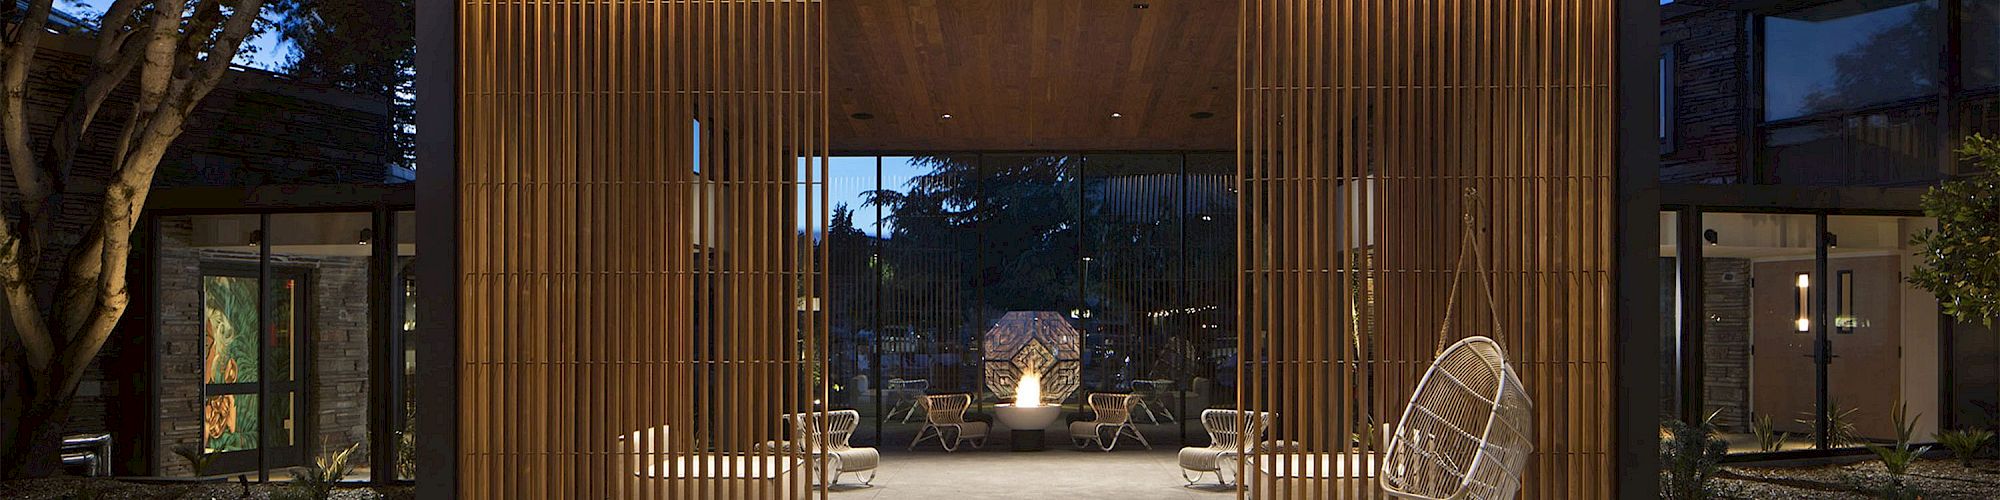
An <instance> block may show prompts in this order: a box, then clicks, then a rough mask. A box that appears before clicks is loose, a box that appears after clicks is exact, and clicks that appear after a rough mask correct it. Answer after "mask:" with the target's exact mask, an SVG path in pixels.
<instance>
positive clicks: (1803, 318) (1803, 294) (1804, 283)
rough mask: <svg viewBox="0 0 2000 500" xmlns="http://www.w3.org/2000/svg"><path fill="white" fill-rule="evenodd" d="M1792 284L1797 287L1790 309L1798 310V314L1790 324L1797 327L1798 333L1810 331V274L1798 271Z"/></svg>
mask: <svg viewBox="0 0 2000 500" xmlns="http://www.w3.org/2000/svg"><path fill="white" fill-rule="evenodd" d="M1794 285H1795V286H1797V287H1798V293H1795V294H1793V295H1792V309H1793V310H1795V311H1798V314H1799V316H1798V319H1794V320H1792V326H1793V327H1795V328H1796V329H1798V331H1799V333H1805V332H1809V331H1812V307H1811V305H1810V304H1811V303H1812V298H1811V296H1812V275H1811V274H1806V273H1799V274H1798V279H1797V281H1795V282H1794Z"/></svg>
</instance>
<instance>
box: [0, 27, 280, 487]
mask: <svg viewBox="0 0 2000 500" xmlns="http://www.w3.org/2000/svg"><path fill="white" fill-rule="evenodd" d="M0 1H5V2H8V3H13V2H14V1H15V0H0ZM52 3H53V0H30V1H29V2H28V4H29V5H28V7H27V10H26V11H25V12H24V13H23V14H24V15H23V17H22V18H21V19H20V21H19V22H18V23H16V24H14V25H13V26H11V27H10V28H11V29H10V30H9V31H8V32H7V33H5V37H4V40H0V61H4V63H5V74H4V81H0V85H4V88H5V96H4V99H5V103H4V109H0V135H4V142H5V152H6V156H7V169H8V171H9V172H10V173H11V174H12V176H13V180H14V184H15V186H16V188H17V189H16V191H17V193H16V196H14V197H11V198H9V199H6V200H4V203H5V210H6V212H7V215H8V216H9V217H8V220H7V223H5V224H0V294H4V296H5V312H6V314H7V317H8V318H7V319H8V322H9V323H10V324H9V325H7V326H10V327H11V330H13V332H14V335H16V336H17V337H18V342H19V343H18V347H19V350H20V352H19V355H20V356H19V357H20V359H21V360H22V362H23V363H24V364H25V365H26V366H25V373H26V374H27V376H28V380H26V381H25V384H22V385H24V386H25V388H24V390H23V392H22V393H21V394H15V395H10V398H12V397H18V398H20V399H21V400H20V401H17V402H16V403H18V404H11V405H8V406H9V407H11V408H12V413H18V415H0V421H11V423H12V424H13V425H14V427H15V428H14V429H11V432H5V433H0V460H4V462H0V477H33V476H42V475H47V474H50V473H52V472H53V471H54V470H55V468H56V465H57V463H56V460H57V451H58V450H57V447H58V446H59V439H60V436H61V433H62V426H63V422H64V420H65V418H66V417H67V415H68V411H69V406H70V401H71V398H72V397H73V396H74V395H75V394H76V389H77V385H78V383H79V382H81V381H82V377H83V374H84V370H85V369H86V368H87V367H88V366H89V365H90V362H91V360H92V359H93V358H96V357H97V354H98V351H99V350H100V349H102V348H103V347H104V344H105V341H106V340H108V339H109V337H110V336H111V333H112V329H113V327H115V326H116V325H117V324H118V320H119V318H120V317H122V316H124V314H125V308H126V305H127V303H128V302H129V301H130V296H129V294H128V291H127V290H126V288H125V282H126V280H125V271H126V264H127V261H128V260H127V258H128V256H129V254H130V253H131V250H132V230H133V227H134V225H135V224H137V223H138V220H139V211H140V210H141V209H142V208H143V207H145V205H146V195H147V193H148V192H149V191H150V188H151V187H152V184H153V173H154V172H155V171H156V170H157V169H158V167H159V165H160V159H161V157H162V156H163V155H165V154H166V152H167V147H168V146H169V145H171V144H172V143H173V142H174V140H175V139H176V138H178V137H179V136H180V134H181V131H182V125H183V123H184V122H185V120H186V119H187V117H188V114H189V113H190V112H192V111H193V110H194V108H195V106H196V105H197V104H199V103H200V102H201V100H202V99H203V98H204V97H206V96H207V95H208V93H209V91H210V90H214V89H215V86H216V84H217V83H219V82H220V81H221V80H222V78H223V76H224V75H225V74H227V73H228V72H229V67H230V61H231V60H232V59H234V58H235V57H236V53H237V49H238V48H240V47H241V46H242V44H243V40H244V38H245V37H247V36H249V34H250V33H251V32H252V30H253V29H254V28H255V25H256V21H257V14H258V12H259V10H260V9H262V8H263V4H264V1H263V0H114V1H113V2H112V3H111V5H110V7H108V8H107V9H106V11H105V13H104V17H103V18H102V22H101V23H100V25H99V26H98V29H97V30H96V32H95V33H94V36H95V40H94V41H95V44H94V50H93V51H92V53H91V54H90V63H89V64H90V71H89V73H88V74H87V75H86V76H85V77H84V79H83V82H82V85H80V86H79V87H77V89H76V93H75V95H72V96H70V101H69V104H68V106H67V108H66V109H65V110H64V111H63V112H62V113H61V114H59V115H57V116H56V117H55V119H56V120H57V121H56V123H55V124H54V127H53V128H52V129H50V132H48V133H49V136H48V137H45V138H42V140H39V141H38V140H36V138H34V137H31V136H30V135H31V134H30V128H29V118H30V115H31V113H29V111H28V109H27V97H28V84H27V83H28V78H29V77H30V76H31V75H34V74H35V71H36V68H35V66H36V65H35V52H36V51H37V50H38V49H39V48H40V44H41V42H42V41H43V39H44V38H46V36H47V35H48V34H49V30H48V29H47V28H48V21H49V15H50V12H51V10H52V9H53V6H52V5H51V4H52ZM135 73H136V75H135ZM128 84H129V85H133V86H134V89H135V90H136V91H137V92H136V97H134V98H133V102H132V103H131V108H132V109H131V110H130V113H129V114H128V115H126V119H125V120H124V123H122V124H120V129H119V132H118V134H117V136H116V137H117V139H116V140H115V141H112V142H111V143H110V144H102V145H93V146H95V147H104V148H108V149H109V151H108V152H109V153H110V154H109V157H110V169H109V172H110V173H109V175H108V177H107V178H105V179H102V182H101V183H100V182H91V183H76V184H77V185H91V186H97V185H102V186H103V188H102V189H103V192H102V193H93V194H101V195H102V198H103V201H102V203H101V205H100V206H99V207H97V209H96V210H90V211H86V212H88V213H89V214H88V215H86V216H82V217H88V218H89V220H81V221H61V222H59V220H58V219H59V218H62V217H66V216H69V217H77V216H76V215H66V213H65V211H63V210H61V209H62V207H63V206H64V205H63V198H64V196H65V195H72V194H77V193H73V192H72V191H73V190H72V189H71V188H72V187H74V186H73V184H72V182H71V181H72V180H73V179H72V178H71V177H72V174H73V173H74V172H75V171H76V161H77V158H78V152H79V150H80V149H81V148H82V147H84V146H85V141H84V140H83V139H84V137H85V134H87V133H88V132H89V131H90V130H91V127H92V126H93V125H96V123H95V122H96V118H98V116H99V114H100V113H99V111H100V110H101V108H103V107H104V105H105V104H106V101H107V99H108V98H109V97H110V96H111V95H112V91H113V90H115V89H117V88H119V87H120V86H122V85H128ZM37 143H40V144H41V145H42V146H43V148H41V149H40V150H37V149H36V148H35V146H36V145H37ZM64 222H66V223H64ZM58 227H82V228H84V230H83V233H82V237H81V239H80V240H78V241H77V242H76V243H75V244H74V245H65V246H66V247H67V248H58V247H57V245H55V244H53V241H54V240H55V239H56V238H55V236H56V235H55V234H53V233H54V232H55V231H56V228H58ZM44 266H61V267H60V268H59V269H60V270H59V271H57V272H55V277H54V278H53V280H52V281H53V283H54V286H52V287H51V286H45V285H41V284H39V282H40V281H41V277H43V276H45V274H44V273H43V272H42V271H43V270H44V269H43V267H44ZM0 428H4V426H0Z"/></svg>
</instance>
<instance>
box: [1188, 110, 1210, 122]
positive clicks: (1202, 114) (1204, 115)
mask: <svg viewBox="0 0 2000 500" xmlns="http://www.w3.org/2000/svg"><path fill="white" fill-rule="evenodd" d="M1188 118H1193V119H1196V120H1207V119H1209V118H1215V113H1210V112H1207V111H1196V112H1193V113H1189V114H1188Z"/></svg>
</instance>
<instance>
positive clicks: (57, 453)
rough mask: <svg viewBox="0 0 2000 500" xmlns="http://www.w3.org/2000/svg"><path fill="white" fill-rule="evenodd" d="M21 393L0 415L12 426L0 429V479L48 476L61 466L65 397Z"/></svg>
mask: <svg viewBox="0 0 2000 500" xmlns="http://www.w3.org/2000/svg"><path fill="white" fill-rule="evenodd" d="M21 395H22V396H24V397H22V398H18V399H17V400H15V401H13V402H11V404H8V405H7V408H6V414H5V415H0V418H5V419H8V424H9V425H11V426H12V427H11V428H7V429H4V431H5V432H0V479H21V478H36V477H48V476H51V475H54V474H55V473H56V472H57V470H59V469H60V467H61V465H62V457H61V455H62V435H63V431H64V427H66V424H67V421H68V420H69V410H70V401H69V398H68V397H48V396H49V395H47V394H44V393H41V391H34V390H30V391H29V392H28V393H24V394H21ZM20 400H27V401H20ZM99 459H100V460H110V459H111V457H99Z"/></svg>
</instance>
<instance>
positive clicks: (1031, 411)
mask: <svg viewBox="0 0 2000 500" xmlns="http://www.w3.org/2000/svg"><path fill="white" fill-rule="evenodd" d="M993 412H994V413H995V414H997V415H998V416H999V417H1000V423H1001V424H1002V425H1006V426H1007V428H1009V429H1014V430H1019V431H1039V430H1042V429H1047V428H1049V424H1053V423H1055V422H1056V417H1060V416H1062V407H1061V406H1053V405H1045V406H1014V405H1011V404H1003V405H999V406H997V407H995V408H994V409H993Z"/></svg>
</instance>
